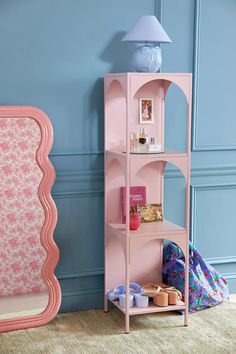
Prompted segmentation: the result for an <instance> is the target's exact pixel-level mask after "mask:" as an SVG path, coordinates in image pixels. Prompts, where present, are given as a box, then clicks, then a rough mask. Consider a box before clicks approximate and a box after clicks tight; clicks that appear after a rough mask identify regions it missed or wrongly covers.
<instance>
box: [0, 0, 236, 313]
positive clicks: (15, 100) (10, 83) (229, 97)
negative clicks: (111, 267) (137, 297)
mask: <svg viewBox="0 0 236 354" xmlns="http://www.w3.org/2000/svg"><path fill="white" fill-rule="evenodd" d="M143 14H156V15H157V16H158V17H159V18H160V19H161V21H162V23H163V25H164V27H165V28H166V29H167V32H168V33H169V35H170V36H171V38H172V39H173V44H171V45H165V46H163V51H164V53H163V54H164V65H163V71H173V72H174V71H177V72H178V71H180V72H181V71H187V72H192V71H193V72H194V98H195V100H194V110H193V138H194V139H193V156H192V185H193V188H192V216H193V220H192V225H193V230H192V237H193V239H194V241H195V243H196V245H197V246H198V247H199V249H200V251H202V253H203V255H204V256H205V257H207V258H209V259H210V261H211V263H212V264H215V266H216V267H218V268H219V270H220V271H221V272H222V273H224V274H226V277H227V278H228V279H229V281H230V285H231V289H232V290H234V291H235V290H236V256H235V254H236V253H235V251H234V249H235V246H236V238H235V236H234V233H235V231H234V230H235V226H236V225H235V218H234V210H235V207H234V201H235V197H236V163H235V161H236V159H235V158H236V152H235V149H236V134H235V131H236V120H235V119H234V115H233V112H234V100H233V98H234V97H235V89H234V86H233V81H232V79H231V77H233V76H234V75H235V65H234V62H235V59H236V49H235V46H234V42H235V39H234V36H233V35H234V16H235V15H236V3H235V2H234V1H233V0H225V1H222V0H204V1H201V0H195V1H194V0H179V1H171V0H165V1H163V0H162V1H160V0H156V1H155V0H145V1H143V0H126V1H122V0H120V1H116V0H101V1H96V0H86V1H82V0H70V1H67V0H50V1H48V0H41V1H37V0H22V1H6V0H5V1H4V0H2V1H1V2H0V43H1V55H0V78H1V91H0V104H1V105H18V104H19V105H27V104H29V105H35V106H38V107H40V108H41V109H43V110H44V111H46V112H47V113H48V115H49V117H50V118H51V121H52V124H53V126H54V132H55V141H54V146H53V150H52V153H51V160H52V162H53V164H54V166H55V168H56V171H57V180H56V184H55V186H54V188H53V195H54V198H55V201H56V204H57V207H58V211H59V222H58V226H57V229H56V233H55V238H56V240H57V243H58V245H59V247H60V249H61V258H60V262H59V265H58V267H57V276H58V278H59V279H60V283H61V286H62V290H63V300H62V310H63V311H69V310H75V309H82V308H87V307H95V306H101V304H102V292H103V79H102V78H103V76H104V74H105V73H106V72H117V71H118V72H120V71H128V70H130V67H129V64H128V61H129V58H130V56H131V53H132V50H133V48H132V45H128V44H125V43H121V42H120V39H121V38H122V36H123V34H124V32H125V31H127V30H128V29H129V28H130V27H131V26H132V24H133V23H134V22H135V21H136V19H137V18H139V17H140V16H141V15H143ZM219 23H221V26H219ZM233 46H234V47H233ZM168 100H169V101H170V104H168V105H167V110H166V112H167V117H166V119H167V130H168V129H170V134H168V136H167V143H168V144H169V145H172V146H173V147H177V148H179V147H180V148H181V147H184V146H182V145H181V144H182V138H183V137H184V124H183V121H182V120H181V117H182V114H183V112H184V109H185V107H184V102H183V103H182V101H181V100H182V98H181V97H179V92H177V91H175V90H174V89H173V90H172V91H171V92H170V93H169V97H168ZM173 101H174V102H177V103H178V104H177V105H173V104H171V102H173ZM173 122H174V123H173ZM171 127H172V130H171ZM176 132H178V134H176ZM165 183H166V195H165V198H166V205H167V210H166V214H167V216H168V217H170V218H171V219H172V220H174V221H176V222H179V223H183V220H184V217H183V213H182V206H183V202H182V200H183V199H182V192H183V181H182V178H181V177H180V175H179V173H178V172H177V171H176V170H175V169H173V168H170V169H169V170H168V171H167V173H166V182H165ZM217 202H218V203H217ZM91 218H92V220H91Z"/></svg>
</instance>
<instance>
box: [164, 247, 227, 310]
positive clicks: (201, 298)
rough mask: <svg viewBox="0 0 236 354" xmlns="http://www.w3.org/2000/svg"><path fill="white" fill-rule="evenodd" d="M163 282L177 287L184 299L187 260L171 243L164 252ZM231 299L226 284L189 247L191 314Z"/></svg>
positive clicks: (196, 252) (192, 248)
mask: <svg viewBox="0 0 236 354" xmlns="http://www.w3.org/2000/svg"><path fill="white" fill-rule="evenodd" d="M163 258H164V266H163V276H164V281H165V282H166V283H167V284H169V285H172V286H175V287H176V288H177V289H178V290H180V291H181V293H182V294H183V296H184V279H185V273H184V272H185V258H184V255H183V253H182V251H181V249H180V248H179V247H178V246H177V245H176V244H174V243H170V244H168V245H167V247H166V248H165V249H164V257H163ZM228 297H229V292H228V285H227V282H226V280H225V279H224V278H223V277H222V276H221V275H220V274H219V273H218V272H217V270H216V269H214V268H213V267H212V266H211V265H210V264H209V263H207V262H206V261H205V260H204V259H203V258H202V257H201V255H200V254H199V252H198V251H197V249H196V248H195V247H194V246H193V244H192V243H190V255H189V311H190V312H196V311H200V310H203V309H205V308H207V307H211V306H215V305H218V304H220V303H221V302H223V301H225V300H227V299H228Z"/></svg>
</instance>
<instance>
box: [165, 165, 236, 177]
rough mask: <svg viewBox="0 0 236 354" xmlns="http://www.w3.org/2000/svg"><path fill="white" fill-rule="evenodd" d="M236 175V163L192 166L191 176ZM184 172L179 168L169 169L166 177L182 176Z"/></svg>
mask: <svg viewBox="0 0 236 354" xmlns="http://www.w3.org/2000/svg"><path fill="white" fill-rule="evenodd" d="M229 175H236V165H215V166H210V167H207V166H200V167H195V168H194V167H193V168H191V177H206V176H229ZM180 177H183V175H182V173H181V172H180V171H179V170H178V169H177V168H171V169H167V170H166V171H165V178H180Z"/></svg>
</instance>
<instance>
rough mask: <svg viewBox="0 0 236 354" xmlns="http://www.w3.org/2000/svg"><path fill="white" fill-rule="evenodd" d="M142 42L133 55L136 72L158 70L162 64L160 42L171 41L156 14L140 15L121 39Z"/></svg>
mask: <svg viewBox="0 0 236 354" xmlns="http://www.w3.org/2000/svg"><path fill="white" fill-rule="evenodd" d="M122 41H124V42H134V43H144V45H142V46H140V47H138V48H137V49H136V50H135V52H134V55H133V59H132V66H133V67H134V69H135V71H138V72H158V71H160V68H161V64H162V54H161V48H160V43H170V42H172V41H171V39H170V37H169V36H168V34H167V33H166V31H165V30H164V28H163V27H162V25H161V24H160V22H159V21H158V20H157V18H156V16H142V17H140V19H139V20H138V21H137V22H136V23H135V25H134V26H133V27H132V28H131V30H130V31H129V32H127V33H126V35H125V36H124V38H123V39H122Z"/></svg>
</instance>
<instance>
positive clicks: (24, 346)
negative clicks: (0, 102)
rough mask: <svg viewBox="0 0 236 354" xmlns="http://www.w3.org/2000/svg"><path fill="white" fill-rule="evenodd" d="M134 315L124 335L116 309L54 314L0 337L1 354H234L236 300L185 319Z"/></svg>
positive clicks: (121, 321) (121, 316)
mask: <svg viewBox="0 0 236 354" xmlns="http://www.w3.org/2000/svg"><path fill="white" fill-rule="evenodd" d="M189 317H190V320H189V326H188V327H184V326H183V321H184V319H183V316H182V315H179V314H176V313H160V314H151V315H150V314H149V315H140V316H139V315H137V316H132V318H131V333H130V334H129V335H127V334H124V333H123V328H124V327H123V326H124V316H123V314H121V312H119V310H118V309H113V310H111V311H109V313H107V314H105V313H104V312H103V311H102V310H89V311H81V312H74V313H67V314H64V315H58V316H57V317H56V318H55V319H54V320H53V321H52V322H51V323H50V324H48V325H47V326H43V327H39V328H32V329H29V330H23V331H16V332H10V333H4V334H1V335H0V353H1V354H31V353H33V354H41V353H42V354H60V353H66V354H74V353H75V354H86V353H91V354H93V353H99V354H106V353H109V354H137V353H138V354H159V353H160V354H163V353H164V354H193V353H196V354H235V353H236V296H234V297H232V298H231V299H230V300H229V301H228V302H226V303H224V304H222V305H219V306H216V307H214V308H211V309H208V310H204V311H201V312H199V313H195V314H191V315H189Z"/></svg>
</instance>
